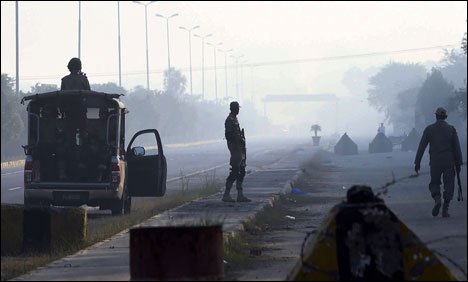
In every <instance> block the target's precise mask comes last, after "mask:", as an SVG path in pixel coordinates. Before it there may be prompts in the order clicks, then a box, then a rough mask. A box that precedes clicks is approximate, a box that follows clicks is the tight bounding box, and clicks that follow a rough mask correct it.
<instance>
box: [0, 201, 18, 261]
mask: <svg viewBox="0 0 468 282" xmlns="http://www.w3.org/2000/svg"><path fill="white" fill-rule="evenodd" d="M1 233H2V238H1V244H2V256H3V255H15V254H19V253H21V250H22V249H23V205H13V204H10V205H4V204H2V207H1Z"/></svg>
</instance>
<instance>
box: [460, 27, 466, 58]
mask: <svg viewBox="0 0 468 282" xmlns="http://www.w3.org/2000/svg"><path fill="white" fill-rule="evenodd" d="M461 47H462V49H463V50H464V51H465V55H466V32H465V36H464V37H463V39H462V46H461Z"/></svg>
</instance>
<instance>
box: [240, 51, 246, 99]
mask: <svg viewBox="0 0 468 282" xmlns="http://www.w3.org/2000/svg"><path fill="white" fill-rule="evenodd" d="M247 62H248V61H247V60H245V59H244V60H242V61H241V62H240V73H241V74H240V81H241V83H240V84H241V92H240V94H241V98H240V100H241V101H242V100H243V98H244V64H245V63H247Z"/></svg>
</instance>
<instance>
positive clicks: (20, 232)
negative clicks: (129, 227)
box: [1, 204, 88, 255]
mask: <svg viewBox="0 0 468 282" xmlns="http://www.w3.org/2000/svg"><path fill="white" fill-rule="evenodd" d="M87 220H88V216H87V210H86V209H83V208H79V207H34V206H31V207H25V206H24V205H16V204H2V205H1V236H2V237H1V245H2V248H1V252H2V255H14V254H19V253H21V252H25V251H26V252H28V251H47V252H50V251H52V250H60V249H62V248H64V247H67V246H69V245H75V244H80V243H82V242H84V241H85V240H86V236H87Z"/></svg>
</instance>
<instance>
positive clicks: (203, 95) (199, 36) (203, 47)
mask: <svg viewBox="0 0 468 282" xmlns="http://www.w3.org/2000/svg"><path fill="white" fill-rule="evenodd" d="M212 35H213V34H211V33H210V34H207V35H205V36H201V35H198V34H194V35H193V36H195V37H198V38H201V40H202V100H205V38H207V37H210V36H212Z"/></svg>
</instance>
